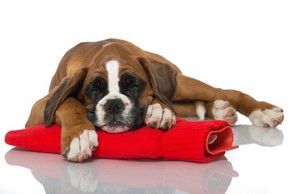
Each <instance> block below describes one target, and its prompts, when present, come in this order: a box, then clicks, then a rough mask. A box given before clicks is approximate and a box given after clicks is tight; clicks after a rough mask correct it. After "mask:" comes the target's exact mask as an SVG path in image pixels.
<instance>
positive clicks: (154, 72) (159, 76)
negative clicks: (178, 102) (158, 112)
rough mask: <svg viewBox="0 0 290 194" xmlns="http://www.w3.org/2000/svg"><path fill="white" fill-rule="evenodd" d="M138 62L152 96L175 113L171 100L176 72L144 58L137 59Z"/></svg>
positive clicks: (166, 65)
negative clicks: (150, 87) (151, 89)
mask: <svg viewBox="0 0 290 194" xmlns="http://www.w3.org/2000/svg"><path fill="white" fill-rule="evenodd" d="M138 60H139V62H140V64H141V65H142V67H143V69H144V70H145V71H146V73H147V75H148V77H149V80H150V83H151V85H152V88H153V93H154V96H155V97H156V98H157V99H159V100H160V101H161V102H163V103H164V104H166V105H167V106H168V108H170V109H171V110H172V111H174V112H175V110H174V108H173V105H172V98H173V95H174V92H175V88H176V74H177V72H176V71H175V70H174V69H172V67H171V66H170V65H168V64H165V63H161V62H159V61H155V60H152V59H147V58H144V57H139V58H138Z"/></svg>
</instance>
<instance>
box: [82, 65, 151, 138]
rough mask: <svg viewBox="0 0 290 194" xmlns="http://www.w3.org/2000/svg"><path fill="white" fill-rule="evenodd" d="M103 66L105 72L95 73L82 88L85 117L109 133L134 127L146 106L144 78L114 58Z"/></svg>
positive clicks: (142, 119) (140, 122) (142, 118)
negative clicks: (86, 113) (84, 96)
mask: <svg viewBox="0 0 290 194" xmlns="http://www.w3.org/2000/svg"><path fill="white" fill-rule="evenodd" d="M104 67H105V71H104V72H102V73H97V74H95V75H94V76H93V77H92V79H90V80H89V81H88V84H87V86H85V87H84V88H85V89H84V93H85V95H86V98H85V101H86V104H87V105H86V108H87V110H88V118H89V119H90V121H91V122H92V123H94V124H95V126H97V127H98V128H101V129H102V130H104V131H107V132H110V133H119V132H124V131H128V130H129V129H137V128H138V127H140V126H141V125H142V124H143V121H144V116H145V111H146V109H147V106H148V103H146V100H145V101H144V95H143V94H144V93H145V92H144V90H145V88H146V83H145V81H144V80H143V79H142V78H141V77H139V76H138V75H137V74H136V73H134V72H133V71H132V70H130V69H126V68H123V67H122V66H121V65H120V62H119V61H118V60H109V61H107V62H105V64H104ZM104 75H105V76H104Z"/></svg>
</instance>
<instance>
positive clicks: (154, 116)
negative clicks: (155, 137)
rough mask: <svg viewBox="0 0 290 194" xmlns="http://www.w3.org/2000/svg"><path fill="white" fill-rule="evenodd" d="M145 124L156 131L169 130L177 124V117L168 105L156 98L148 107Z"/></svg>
mask: <svg viewBox="0 0 290 194" xmlns="http://www.w3.org/2000/svg"><path fill="white" fill-rule="evenodd" d="M144 123H145V124H146V125H147V126H149V127H152V128H155V129H162V130H168V129H171V128H172V127H173V126H174V125H175V124H176V116H175V113H174V112H172V111H171V110H170V108H169V107H167V105H166V104H164V103H163V102H161V101H160V100H158V99H156V98H155V99H153V101H152V102H151V104H150V105H149V106H148V109H147V113H146V116H145V121H144Z"/></svg>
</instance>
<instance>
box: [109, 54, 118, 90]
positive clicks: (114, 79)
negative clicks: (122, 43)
mask: <svg viewBox="0 0 290 194" xmlns="http://www.w3.org/2000/svg"><path fill="white" fill-rule="evenodd" d="M106 69H107V72H108V89H109V93H117V94H118V93H119V92H120V88H119V62H118V61H117V60H111V61H108V62H107V63H106Z"/></svg>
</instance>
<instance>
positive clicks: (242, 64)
mask: <svg viewBox="0 0 290 194" xmlns="http://www.w3.org/2000/svg"><path fill="white" fill-rule="evenodd" d="M133 2H134V1H129V0H124V1H115V2H113V1H105V2H102V3H96V2H93V1H92V2H88V3H87V2H86V3H84V2H83V1H82V2H80V3H72V2H71V1H61V2H60V1H58V2H56V3H53V2H46V3H45V4H44V3H40V2H39V1H30V0H28V1H19V2H18V3H15V1H9V2H6V3H4V2H2V1H1V3H0V18H1V19H0V20H1V31H0V33H1V36H0V42H1V44H0V53H1V57H0V63H1V70H0V84H1V85H0V88H1V95H0V96H1V97H0V98H1V100H0V107H1V108H0V118H1V126H0V129H1V130H0V140H1V141H0V147H1V149H0V150H1V151H0V193H1V194H2V193H3V194H10V193H12V194H15V193H37V194H38V193H134V194H137V193H166V194H167V193H179V194H181V193H197V194H199V193H228V194H239V193H241V194H244V193H254V194H257V193H261V194H265V193H271V194H277V193H279V194H281V193H282V194H283V193H285V194H286V193H290V186H289V180H288V176H289V174H290V167H289V166H290V165H289V164H290V159H289V153H290V152H289V149H290V131H289V128H290V123H289V119H288V117H289V99H290V95H289V94H288V93H289V91H288V88H289V87H288V83H289V82H290V78H289V70H287V69H286V68H287V67H288V66H289V64H290V58H289V53H290V47H289V45H290V37H289V34H290V26H289V23H290V12H289V10H290V6H289V3H288V2H287V1H252V0H251V1H247V0H246V1H242V2H233V1H211V2H209V1H206V2H205V1H204V2H192V1H188V2H187V3H182V4H181V3H180V1H173V2H170V3H169V2H167V1H166V4H165V3H162V2H159V1H158V3H157V2H156V1H150V0H146V1H144V2H142V1H141V4H140V2H138V5H137V4H136V3H133ZM141 8H142V9H141ZM108 9H109V11H108ZM108 37H117V38H122V39H127V40H130V41H132V42H134V43H135V44H137V45H139V46H140V47H142V48H145V49H146V50H150V51H153V52H157V53H160V54H162V55H163V56H165V57H167V58H168V59H169V60H171V61H172V62H174V63H176V64H178V66H179V67H180V68H181V69H182V71H183V72H185V74H186V75H189V76H192V77H195V78H197V79H201V80H203V81H204V82H206V83H209V84H211V85H214V86H217V87H222V88H234V89H239V90H242V91H244V92H246V93H249V94H250V95H252V96H254V97H255V98H257V99H258V100H265V101H269V102H271V103H273V104H277V105H278V106H281V107H282V108H283V109H284V112H285V121H284V123H283V124H282V125H281V126H279V127H278V129H261V128H255V127H252V126H251V125H249V124H250V123H249V121H248V120H247V118H245V117H243V116H241V115H239V116H240V119H239V121H238V125H239V126H236V127H234V133H235V144H238V145H240V147H239V148H238V149H236V150H233V151H229V152H227V153H226V154H225V156H224V157H221V158H219V159H217V160H215V161H213V162H210V163H207V164H198V163H190V162H182V161H124V160H106V159H95V160H92V161H90V162H87V163H82V164H76V163H70V162H67V161H66V160H64V159H63V157H62V156H59V155H54V154H45V153H36V152H29V151H23V150H19V149H17V148H13V147H12V146H8V145H6V144H5V143H4V136H5V134H6V132H7V131H9V130H12V129H21V128H23V126H24V123H25V121H26V119H27V116H28V114H29V111H30V108H31V106H32V104H33V103H34V101H36V100H37V99H38V98H40V97H42V96H43V95H45V94H46V92H47V89H48V85H49V81H50V78H51V76H52V74H53V73H54V71H55V69H56V67H57V64H58V62H59V60H60V59H61V57H62V55H63V54H64V53H65V52H66V51H67V50H68V49H69V48H70V47H72V46H73V45H75V44H76V43H78V42H81V41H88V40H89V41H90V40H91V41H93V40H100V39H104V38H108ZM241 125H242V126H241ZM43 138H45V137H43Z"/></svg>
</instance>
